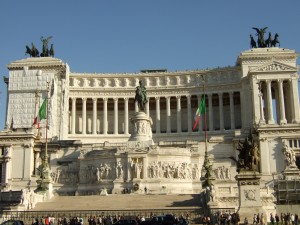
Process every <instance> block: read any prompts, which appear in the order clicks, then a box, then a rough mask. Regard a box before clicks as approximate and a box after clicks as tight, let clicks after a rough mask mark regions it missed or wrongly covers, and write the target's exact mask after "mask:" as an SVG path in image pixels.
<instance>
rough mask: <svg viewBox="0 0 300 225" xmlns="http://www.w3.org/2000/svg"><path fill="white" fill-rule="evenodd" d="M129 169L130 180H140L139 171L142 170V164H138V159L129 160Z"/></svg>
mask: <svg viewBox="0 0 300 225" xmlns="http://www.w3.org/2000/svg"><path fill="white" fill-rule="evenodd" d="M131 168H132V169H133V174H132V175H133V176H132V178H137V179H140V178H141V171H142V168H143V164H142V162H139V159H138V158H137V159H132V160H131Z"/></svg>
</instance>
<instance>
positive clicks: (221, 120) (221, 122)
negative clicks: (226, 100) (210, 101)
mask: <svg viewBox="0 0 300 225" xmlns="http://www.w3.org/2000/svg"><path fill="white" fill-rule="evenodd" d="M218 95H219V110H220V111H219V115H220V130H221V131H222V130H224V112H223V93H218Z"/></svg>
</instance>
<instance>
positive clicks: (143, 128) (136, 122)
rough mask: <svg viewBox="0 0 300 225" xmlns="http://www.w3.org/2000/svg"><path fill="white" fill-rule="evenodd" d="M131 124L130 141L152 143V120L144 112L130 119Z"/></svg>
mask: <svg viewBox="0 0 300 225" xmlns="http://www.w3.org/2000/svg"><path fill="white" fill-rule="evenodd" d="M130 122H131V136H130V138H129V141H136V142H139V141H142V142H148V141H151V142H152V129H151V125H152V119H151V117H149V116H148V115H147V114H146V113H144V112H137V113H135V115H134V117H133V118H131V119H130Z"/></svg>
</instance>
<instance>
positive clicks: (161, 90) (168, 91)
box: [69, 83, 242, 98]
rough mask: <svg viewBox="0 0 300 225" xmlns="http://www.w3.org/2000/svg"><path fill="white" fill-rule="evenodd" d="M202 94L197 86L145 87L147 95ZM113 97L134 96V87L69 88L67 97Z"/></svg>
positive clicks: (231, 88)
mask: <svg viewBox="0 0 300 225" xmlns="http://www.w3.org/2000/svg"><path fill="white" fill-rule="evenodd" d="M241 88H242V85H241V84H240V83H238V84H230V85H224V86H218V87H217V89H216V87H215V86H212V87H205V93H206V94H214V93H229V92H238V91H240V90H241ZM200 94H203V90H202V88H200V87H199V86H198V87H157V88H149V89H147V96H148V97H156V96H179V95H181V96H182V95H200ZM107 96H109V97H114V96H121V97H125V96H129V97H132V98H134V96H135V89H133V88H118V89H117V88H113V89H111V88H107V89H105V88H101V89H98V90H96V89H93V90H87V89H70V92H69V98H72V97H77V98H81V97H107Z"/></svg>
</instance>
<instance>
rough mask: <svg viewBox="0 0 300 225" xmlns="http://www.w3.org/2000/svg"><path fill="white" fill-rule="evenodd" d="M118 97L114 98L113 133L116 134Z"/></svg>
mask: <svg viewBox="0 0 300 225" xmlns="http://www.w3.org/2000/svg"><path fill="white" fill-rule="evenodd" d="M118 123H119V121H118V98H114V134H118Z"/></svg>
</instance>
